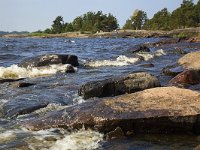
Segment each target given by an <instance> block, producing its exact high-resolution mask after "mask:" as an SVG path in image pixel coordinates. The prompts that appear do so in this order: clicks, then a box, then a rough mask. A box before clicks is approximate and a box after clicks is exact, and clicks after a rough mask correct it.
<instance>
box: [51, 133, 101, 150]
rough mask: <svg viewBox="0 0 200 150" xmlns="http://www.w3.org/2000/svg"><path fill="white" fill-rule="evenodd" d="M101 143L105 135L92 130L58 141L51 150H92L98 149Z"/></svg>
mask: <svg viewBox="0 0 200 150" xmlns="http://www.w3.org/2000/svg"><path fill="white" fill-rule="evenodd" d="M101 141H103V134H101V133H99V132H95V131H92V130H80V131H78V132H75V133H72V134H70V135H66V136H65V137H64V138H63V139H61V140H58V141H56V143H55V144H54V145H53V146H52V147H51V148H50V150H67V149H71V150H80V149H85V150H92V149H97V148H98V147H99V146H100V144H99V142H101Z"/></svg>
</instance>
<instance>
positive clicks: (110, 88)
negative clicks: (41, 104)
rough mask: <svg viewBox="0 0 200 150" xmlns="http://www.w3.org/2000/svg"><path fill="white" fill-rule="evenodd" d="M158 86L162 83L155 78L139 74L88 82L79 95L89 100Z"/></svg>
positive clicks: (143, 73)
mask: <svg viewBox="0 0 200 150" xmlns="http://www.w3.org/2000/svg"><path fill="white" fill-rule="evenodd" d="M158 86H160V82H159V80H158V79H157V78H156V77H155V76H153V75H151V74H148V73H145V72H138V73H132V74H129V75H127V76H124V77H119V78H114V79H105V80H100V81H91V82H88V83H86V84H84V85H82V86H81V87H80V89H79V92H78V93H79V95H80V96H83V98H84V99H89V98H92V97H108V96H116V95H121V94H125V93H133V92H137V91H141V90H144V89H148V88H153V87H158Z"/></svg>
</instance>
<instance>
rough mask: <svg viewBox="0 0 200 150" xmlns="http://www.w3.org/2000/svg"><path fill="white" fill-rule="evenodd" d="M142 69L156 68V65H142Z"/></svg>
mask: <svg viewBox="0 0 200 150" xmlns="http://www.w3.org/2000/svg"><path fill="white" fill-rule="evenodd" d="M140 67H143V68H152V67H154V64H142V65H140Z"/></svg>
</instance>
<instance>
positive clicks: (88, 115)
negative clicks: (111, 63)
mask: <svg viewBox="0 0 200 150" xmlns="http://www.w3.org/2000/svg"><path fill="white" fill-rule="evenodd" d="M199 116H200V93H199V92H195V91H192V90H188V89H181V88H176V87H159V88H153V89H148V90H144V91H141V92H137V93H133V94H125V95H122V96H118V97H113V98H105V99H96V100H93V101H87V102H84V103H82V104H79V105H75V106H71V107H67V108H65V109H63V110H60V111H54V112H50V113H48V114H47V115H45V116H43V117H41V118H33V119H30V120H27V121H26V122H24V123H23V126H24V127H26V128H28V129H30V130H42V129H48V128H59V127H61V128H66V129H80V128H82V126H83V125H84V126H85V128H91V129H96V130H98V131H100V132H103V133H109V132H111V131H113V130H115V129H116V128H117V127H120V128H121V129H122V131H123V132H124V133H129V132H132V131H134V133H136V134H137V133H165V134H166V133H186V132H192V133H200V117H199Z"/></svg>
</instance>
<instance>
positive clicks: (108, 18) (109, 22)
mask: <svg viewBox="0 0 200 150" xmlns="http://www.w3.org/2000/svg"><path fill="white" fill-rule="evenodd" d="M118 27H119V25H118V21H117V19H116V18H115V17H114V16H113V15H112V14H110V13H109V14H103V13H102V12H101V11H98V12H97V13H95V12H87V13H86V14H84V15H82V16H78V17H76V18H75V19H74V20H73V21H72V22H71V23H64V21H63V17H62V16H58V17H56V19H55V20H54V21H53V24H52V26H51V28H48V29H46V30H45V31H44V32H45V33H52V34H58V33H65V32H74V31H80V32H87V31H88V32H92V33H96V32H100V31H103V32H110V31H113V30H115V29H117V28H118Z"/></svg>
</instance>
